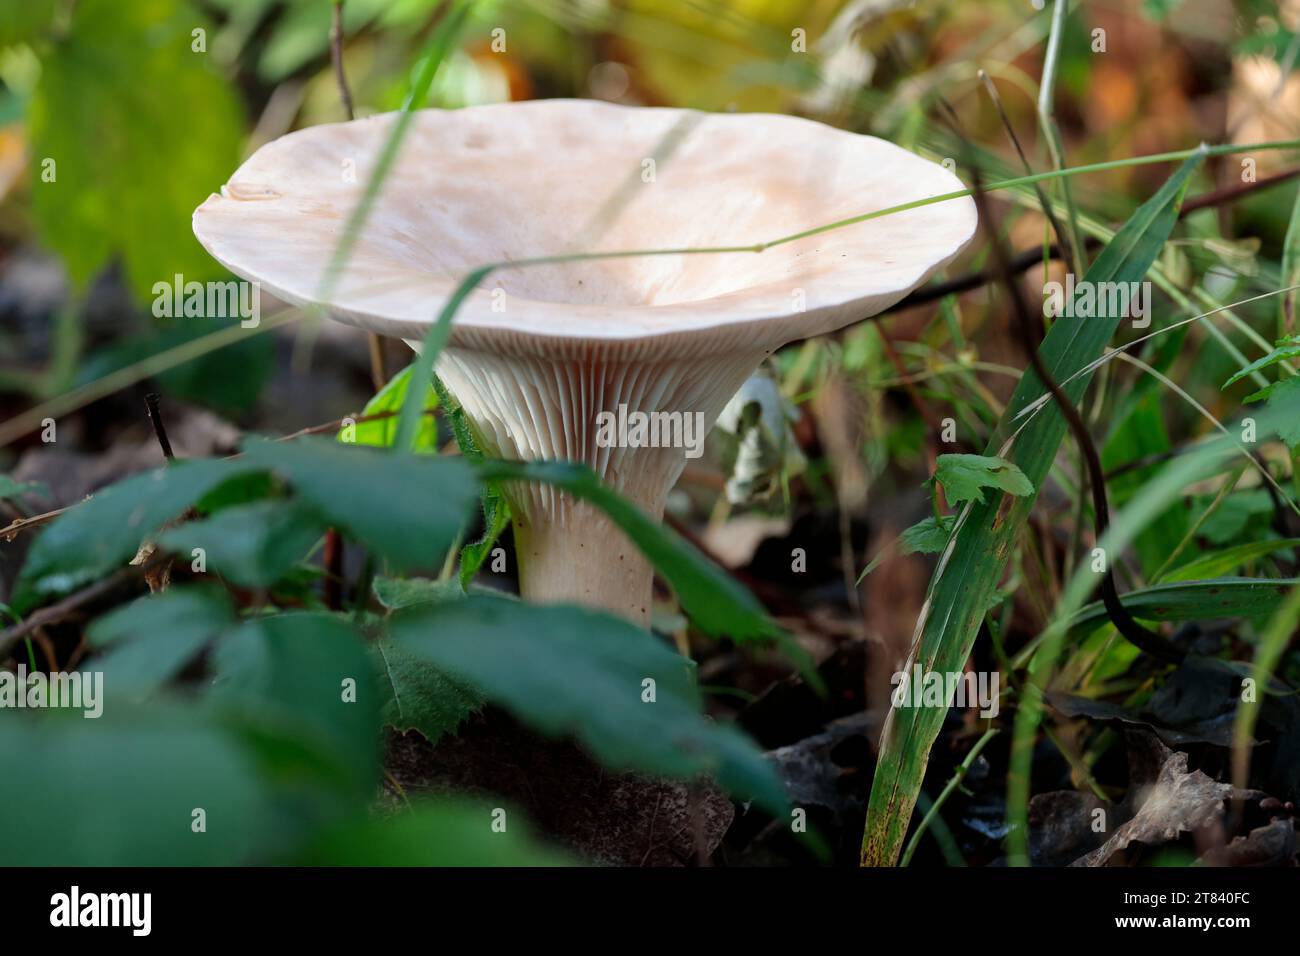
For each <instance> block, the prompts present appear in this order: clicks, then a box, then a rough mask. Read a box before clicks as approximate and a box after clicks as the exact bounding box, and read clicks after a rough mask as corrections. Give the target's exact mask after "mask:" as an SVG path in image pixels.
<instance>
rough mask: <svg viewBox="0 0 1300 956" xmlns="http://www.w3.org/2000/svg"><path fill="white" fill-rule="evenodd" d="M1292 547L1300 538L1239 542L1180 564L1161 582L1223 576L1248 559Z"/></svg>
mask: <svg viewBox="0 0 1300 956" xmlns="http://www.w3.org/2000/svg"><path fill="white" fill-rule="evenodd" d="M1291 548H1300V538H1272V539H1270V540H1268V541H1251V542H1248V543H1247V544H1239V545H1237V546H1236V547H1234V548H1225V549H1224V550H1222V551H1215V552H1212V553H1210V554H1206V555H1202V556H1201V557H1199V558H1196V559H1195V560H1192V561H1188V562H1187V563H1186V564H1182V565H1179V566H1178V567H1177V568H1175V569H1174V570H1172V571H1170V572H1169V573H1168V574H1166V575H1165V576H1164V577H1163V578H1162V580H1161V583H1162V584H1172V583H1174V582H1175V581H1197V580H1201V579H1203V578H1217V577H1221V576H1222V575H1225V574H1227V573H1228V572H1229V571H1235V570H1236V569H1237V568H1239V567H1241V566H1242V565H1243V564H1245V563H1247V562H1248V561H1254V560H1256V559H1258V558H1262V557H1265V556H1266V555H1270V554H1275V553H1276V552H1278V551H1284V550H1288V549H1291Z"/></svg>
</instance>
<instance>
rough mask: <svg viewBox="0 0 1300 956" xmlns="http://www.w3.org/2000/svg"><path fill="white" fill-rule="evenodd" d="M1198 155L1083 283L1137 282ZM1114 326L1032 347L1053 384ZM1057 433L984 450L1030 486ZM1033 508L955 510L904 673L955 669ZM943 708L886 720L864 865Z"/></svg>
mask: <svg viewBox="0 0 1300 956" xmlns="http://www.w3.org/2000/svg"><path fill="white" fill-rule="evenodd" d="M1202 158H1203V154H1198V155H1196V156H1193V157H1191V158H1189V159H1188V160H1187V161H1186V162H1185V163H1184V164H1183V166H1182V167H1181V168H1180V169H1179V170H1178V171H1177V172H1176V173H1174V175H1173V176H1171V177H1170V178H1169V180H1168V181H1167V182H1166V183H1165V184H1164V186H1162V187H1161V188H1160V190H1159V191H1158V192H1157V193H1156V194H1155V195H1154V196H1153V197H1152V198H1151V199H1150V200H1148V201H1147V202H1146V203H1144V204H1143V205H1142V206H1141V207H1139V208H1138V209H1137V211H1136V212H1134V213H1133V216H1132V217H1131V218H1130V219H1129V221H1128V222H1127V223H1125V224H1124V227H1123V228H1122V229H1121V230H1120V231H1119V232H1118V233H1117V234H1116V236H1115V238H1114V239H1113V240H1112V241H1111V242H1110V244H1109V245H1107V247H1106V248H1105V250H1104V251H1103V252H1102V253H1101V255H1100V256H1098V258H1097V261H1096V263H1095V264H1094V265H1093V266H1092V268H1091V269H1089V270H1088V273H1087V275H1086V276H1084V279H1085V280H1086V281H1088V282H1136V281H1140V280H1141V279H1142V278H1143V277H1144V276H1145V275H1146V273H1147V270H1148V269H1149V268H1150V267H1151V264H1152V263H1153V262H1154V261H1155V259H1156V257H1157V256H1158V255H1159V254H1160V251H1161V249H1162V248H1163V246H1164V243H1165V241H1166V240H1167V239H1168V237H1169V234H1170V232H1171V231H1172V229H1173V227H1174V224H1175V222H1176V221H1177V217H1178V209H1179V206H1180V205H1181V202H1182V197H1183V195H1184V193H1185V192H1186V189H1187V185H1188V183H1189V181H1190V178H1191V175H1192V173H1193V172H1194V171H1195V170H1196V168H1197V167H1198V166H1199V165H1200V161H1201V159H1202ZM1119 321H1120V317H1119V316H1104V317H1095V318H1088V319H1079V318H1071V317H1062V318H1060V319H1057V320H1056V322H1055V323H1054V324H1053V325H1052V328H1051V331H1050V332H1049V333H1048V335H1047V338H1046V339H1045V340H1044V341H1043V345H1042V348H1041V350H1040V351H1041V354H1042V357H1043V361H1044V363H1045V364H1046V366H1047V368H1048V369H1049V370H1050V371H1051V372H1052V374H1053V375H1055V377H1056V380H1057V381H1058V382H1059V381H1063V380H1066V379H1069V378H1070V377H1071V376H1074V375H1075V374H1076V373H1077V372H1078V371H1079V370H1080V369H1082V368H1083V367H1084V366H1085V365H1087V363H1089V362H1091V361H1092V359H1093V358H1094V357H1096V356H1097V355H1098V354H1099V353H1100V352H1101V351H1102V349H1103V348H1105V346H1106V345H1107V343H1108V342H1109V341H1110V340H1111V338H1112V337H1113V336H1114V334H1115V330H1116V328H1117V326H1118V325H1119ZM1090 380H1091V374H1083V375H1078V376H1077V377H1075V378H1074V379H1073V381H1071V382H1070V383H1069V384H1068V385H1066V386H1065V391H1066V393H1067V394H1068V395H1069V396H1070V398H1071V399H1072V400H1074V401H1078V400H1079V398H1080V397H1081V396H1082V395H1083V392H1084V390H1085V389H1086V388H1087V385H1088V382H1089V381H1090ZM1043 394H1044V389H1043V386H1042V383H1041V382H1039V381H1038V378H1037V376H1035V375H1034V374H1033V373H1032V371H1030V372H1026V373H1025V375H1024V376H1023V377H1022V379H1021V381H1020V385H1019V386H1018V387H1017V389H1016V392H1015V394H1014V396H1013V397H1012V400H1011V402H1010V404H1009V405H1008V406H1007V409H1006V411H1005V412H1004V413H1003V418H1002V422H1001V423H1000V425H999V431H1000V433H1001V434H1002V435H1007V434H1009V433H1010V432H1011V430H1012V426H1011V423H1012V422H1014V421H1015V416H1016V415H1017V413H1018V412H1019V411H1020V410H1021V409H1022V408H1024V407H1025V406H1026V405H1028V404H1030V403H1031V402H1033V401H1034V400H1036V399H1038V398H1039V397H1040V396H1041V395H1043ZM1065 431H1066V424H1065V420H1064V418H1063V417H1062V416H1061V414H1060V411H1059V410H1058V409H1057V408H1056V407H1055V406H1054V405H1053V406H1049V407H1047V408H1044V409H1043V410H1042V411H1041V412H1039V414H1038V415H1037V416H1035V417H1034V418H1033V420H1032V421H1030V422H1029V423H1028V424H1027V425H1026V426H1025V427H1024V429H1023V431H1021V432H1020V434H1019V436H1018V438H1017V439H1016V441H1015V443H1014V445H1011V448H1010V451H1006V452H1003V451H1002V450H1001V449H999V448H998V447H997V440H996V439H995V441H994V442H993V443H991V444H990V447H989V450H988V453H989V454H1001V457H1004V458H1008V460H1010V461H1013V462H1014V463H1015V464H1016V465H1018V466H1019V467H1020V469H1021V471H1023V472H1024V473H1025V475H1026V476H1027V477H1028V478H1029V480H1030V482H1031V483H1032V484H1033V486H1034V488H1035V489H1038V488H1039V487H1041V485H1042V482H1043V479H1044V478H1045V477H1046V475H1047V472H1048V469H1049V468H1050V467H1051V464H1052V461H1053V459H1054V458H1055V456H1056V453H1057V450H1058V449H1059V448H1060V445H1061V441H1062V440H1063V439H1064V437H1065ZM1008 444H1010V443H1008ZM1033 502H1034V496H1033V495H1028V496H1025V497H1009V496H1006V495H998V496H993V495H990V496H989V500H988V501H986V502H984V503H978V502H977V503H972V504H971V505H970V506H968V507H967V508H966V509H965V510H964V511H963V512H962V514H961V516H960V517H959V518H958V522H957V529H956V531H955V533H954V535H953V538H952V541H951V542H950V543H949V545H948V548H947V550H946V552H945V553H944V555H943V556H942V557H941V559H940V562H939V566H938V568H937V569H936V572H935V577H934V579H933V580H932V581H931V585H930V593H929V595H928V596H927V600H926V605H925V608H924V609H923V611H922V614H921V619H920V620H919V621H918V622H917V638H916V642H915V643H914V645H913V652H912V656H911V659H909V661H908V662H907V668H906V669H908V670H910V669H911V668H912V666H913V665H914V664H920V666H921V667H922V669H923V670H925V671H937V672H950V671H959V670H961V669H962V667H963V666H964V664H965V662H966V659H967V658H968V657H969V656H970V651H971V647H972V645H973V644H974V642H975V635H976V633H977V632H978V629H979V624H980V621H981V620H982V619H983V617H984V613H985V610H986V609H987V607H988V605H989V602H990V600H991V599H992V597H993V593H994V590H995V588H996V587H997V584H998V580H999V579H1000V578H1001V576H1002V572H1003V569H1004V568H1005V566H1006V562H1007V560H1008V558H1009V556H1010V555H1011V553H1012V550H1013V548H1014V545H1015V540H1016V537H1017V536H1018V535H1019V533H1020V531H1021V529H1022V527H1023V526H1024V524H1025V521H1026V520H1027V518H1028V516H1029V512H1030V510H1031V508H1032V507H1033ZM946 710H947V708H946V707H930V708H927V707H915V708H895V709H893V710H891V711H890V713H889V716H888V717H887V718H886V721H885V727H884V730H883V732H882V734H881V741H880V753H879V757H878V760H877V764H876V775H875V780H874V782H873V784H872V788H871V801H870V804H869V807H868V811H867V824H866V828H865V831H864V833H863V839H862V857H861V862H862V863H863V865H866V866H892V865H893V864H894V863H895V862H896V861H897V860H898V855H899V852H900V850H901V849H902V846H903V839H904V837H905V836H906V833H907V827H908V823H909V821H910V820H911V816H912V809H913V807H914V806H915V804H916V795H917V792H918V791H919V790H920V787H921V781H922V779H923V777H924V776H925V767H926V764H927V763H928V761H929V756H930V747H931V746H932V745H933V744H934V740H935V738H936V737H937V736H938V733H939V728H940V726H941V724H942V723H943V718H944V715H945V713H946Z"/></svg>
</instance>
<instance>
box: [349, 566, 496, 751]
mask: <svg viewBox="0 0 1300 956" xmlns="http://www.w3.org/2000/svg"><path fill="white" fill-rule="evenodd" d="M453 586H454V585H453ZM458 590H459V589H458ZM371 648H372V650H373V652H374V655H375V659H376V663H377V665H378V668H379V673H380V676H381V678H382V681H381V686H382V687H383V688H384V697H385V698H386V699H385V701H384V706H383V721H384V723H385V724H387V725H388V726H389V727H392V728H393V729H395V730H402V731H406V730H415V731H419V733H420V734H422V735H423V736H424V738H425V739H426V740H428V741H429V742H430V743H436V742H437V741H438V739H439V738H440V737H442V736H443V734H454V733H455V732H456V728H458V727H459V726H460V725H461V722H462V721H464V720H465V718H466V717H468V716H469V715H470V714H473V713H475V712H477V711H479V710H481V709H482V707H483V704H484V700H483V695H482V694H480V693H479V692H477V691H475V690H472V689H470V688H467V687H465V686H463V685H461V684H458V683H457V682H456V681H454V680H451V679H450V678H449V677H447V675H445V674H443V673H441V672H440V671H439V670H438V669H437V668H436V667H432V666H430V665H429V663H428V662H427V661H424V660H421V659H420V658H417V657H414V656H413V655H412V654H411V653H410V652H409V651H408V650H407V649H406V648H405V647H404V646H403V645H401V644H395V643H393V642H392V641H390V640H380V641H376V642H375V643H374V644H372V645H371Z"/></svg>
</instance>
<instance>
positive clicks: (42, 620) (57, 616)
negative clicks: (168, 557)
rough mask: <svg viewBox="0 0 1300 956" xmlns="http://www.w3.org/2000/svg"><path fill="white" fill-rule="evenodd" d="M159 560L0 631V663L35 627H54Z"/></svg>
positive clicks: (97, 584)
mask: <svg viewBox="0 0 1300 956" xmlns="http://www.w3.org/2000/svg"><path fill="white" fill-rule="evenodd" d="M161 560H162V558H161V556H159V557H156V558H152V559H150V560H149V561H146V562H145V563H144V564H142V565H140V566H138V567H133V568H122V569H120V570H118V571H116V572H114V573H113V574H110V575H109V576H108V577H106V578H103V579H102V580H99V581H96V582H95V583H94V584H92V585H90V586H89V587H85V588H82V589H81V590H80V591H77V592H76V593H74V594H70V595H68V596H67V597H66V598H64V599H63V600H62V601H59V602H58V603H57V604H51V605H50V606H49V607H43V608H41V609H40V610H39V611H35V612H33V613H32V615H31V616H30V617H28V618H27V619H26V620H24V621H23V622H22V623H21V624H15V625H14V626H13V627H11V628H9V629H8V630H6V631H0V659H3V658H4V656H5V655H7V654H8V653H9V649H10V648H11V647H12V646H13V645H14V644H15V643H16V642H17V641H19V640H20V639H21V638H23V637H25V636H26V635H28V634H30V633H31V632H32V631H34V630H36V629H37V628H38V627H44V626H45V625H47V624H54V623H56V622H58V621H60V620H62V619H63V618H65V617H67V616H68V615H69V614H71V613H72V612H73V611H76V610H77V609H78V608H80V607H82V606H83V605H85V604H89V603H90V602H91V601H94V600H96V599H98V598H101V597H103V596H104V595H105V594H109V593H111V592H112V591H113V590H115V589H116V588H117V587H119V586H120V585H122V584H124V583H125V582H126V581H128V580H130V579H131V578H134V577H137V576H139V575H141V574H143V573H145V572H146V571H148V570H152V568H153V566H154V565H155V564H158V563H159V562H160V561H161Z"/></svg>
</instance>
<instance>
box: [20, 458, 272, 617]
mask: <svg viewBox="0 0 1300 956" xmlns="http://www.w3.org/2000/svg"><path fill="white" fill-rule="evenodd" d="M256 470H257V466H256V465H254V464H252V463H250V462H247V461H239V460H233V461H232V460H226V461H218V460H210V461H178V462H175V463H173V464H171V465H168V466H165V467H163V468H159V469H157V470H155V471H150V472H146V473H145V474H142V475H136V476H135V477H133V478H128V479H126V480H125V481H121V482H118V483H117V484H116V485H113V486H112V487H110V488H106V489H104V490H103V491H98V492H96V493H95V494H94V495H93V496H91V498H90V499H89V500H88V501H86V502H84V503H82V504H80V505H77V506H76V507H74V508H72V509H71V510H69V511H66V512H64V513H63V514H61V515H60V516H59V517H58V518H56V519H55V520H54V522H53V523H52V524H51V525H50V526H49V527H48V528H46V529H45V531H44V532H42V533H41V535H40V537H38V538H37V539H36V543H35V544H34V545H32V550H31V552H30V553H29V554H28V555H27V562H26V564H24V566H23V570H22V574H21V576H20V578H19V582H18V585H17V586H16V588H15V593H16V594H18V595H20V597H18V598H16V599H15V601H14V604H15V606H18V607H20V609H22V610H24V611H25V610H27V609H30V608H31V607H33V606H34V605H35V603H36V602H37V600H38V599H39V598H40V597H41V596H42V595H46V594H53V593H58V592H62V591H67V590H69V589H71V588H74V587H77V586H78V585H80V584H84V583H85V582H86V581H90V580H94V579H95V578H96V577H98V576H100V575H101V574H104V573H105V572H107V571H111V570H113V569H114V568H116V567H120V566H122V565H124V564H125V563H126V562H127V561H129V560H130V559H131V558H133V557H134V556H135V554H136V552H137V551H139V549H140V545H141V544H143V543H144V541H145V540H146V539H147V538H148V537H149V536H150V535H152V534H154V533H155V532H156V531H157V530H158V529H159V528H161V527H162V526H163V524H164V523H165V522H167V521H169V520H171V519H172V518H175V517H177V516H178V515H179V514H180V513H181V512H183V511H184V510H185V509H186V508H188V507H189V506H190V505H192V504H194V502H195V501H197V500H199V499H200V498H202V497H203V496H205V495H207V494H208V493H209V492H212V491H213V490H215V489H216V488H218V487H219V486H220V485H222V484H223V483H224V482H227V481H230V480H231V479H232V478H236V477H238V476H240V475H245V474H248V473H249V472H252V471H256Z"/></svg>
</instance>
